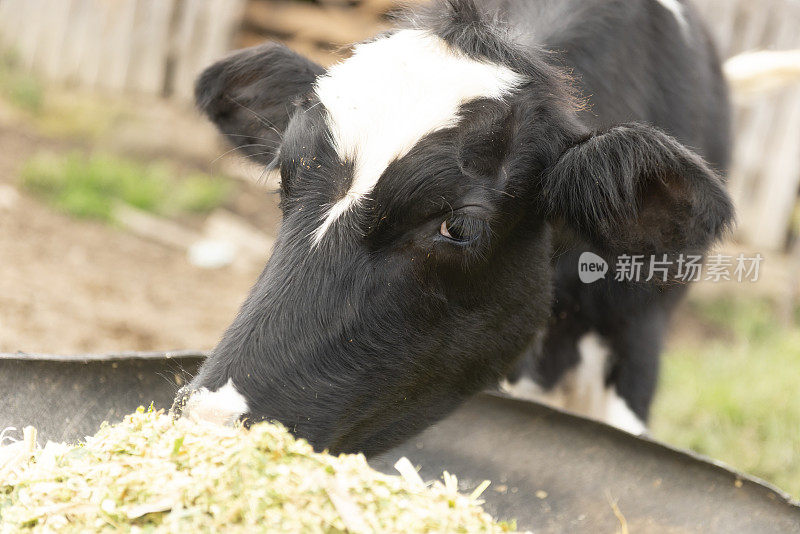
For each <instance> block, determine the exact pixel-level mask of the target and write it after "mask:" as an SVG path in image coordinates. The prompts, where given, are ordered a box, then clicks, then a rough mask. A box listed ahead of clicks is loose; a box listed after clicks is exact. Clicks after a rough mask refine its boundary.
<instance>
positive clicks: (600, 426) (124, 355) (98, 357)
mask: <svg viewBox="0 0 800 534" xmlns="http://www.w3.org/2000/svg"><path fill="white" fill-rule="evenodd" d="M210 354H211V353H210V351H203V350H191V349H188V350H173V351H120V352H109V353H87V354H45V353H37V352H22V351H18V352H0V362H2V361H19V362H53V363H80V364H87V363H93V362H101V363H102V362H108V363H113V362H121V361H137V360H138V361H155V360H179V359H205V358H207V357H208V356H209V355H210ZM481 396H484V397H490V398H496V399H502V400H503V401H505V402H509V401H510V402H511V403H513V404H516V405H517V406H518V409H521V410H523V411H528V410H530V409H537V410H540V411H541V410H544V411H545V412H546V411H550V412H554V413H557V414H559V416H560V417H563V418H565V419H566V420H568V421H570V422H571V424H574V425H578V426H584V427H586V426H588V427H594V429H595V430H596V431H600V432H606V433H612V434H618V435H619V436H624V437H625V438H627V439H631V440H634V442H636V443H637V445H638V446H640V447H648V448H653V449H660V450H661V451H663V452H665V453H667V454H669V455H672V456H674V457H677V458H684V459H688V460H691V461H692V462H695V463H699V464H701V465H702V466H703V467H706V468H711V469H714V470H717V471H720V472H723V473H725V474H727V475H730V476H732V477H734V478H735V479H738V480H740V481H742V483H747V484H750V485H753V486H756V487H757V488H759V489H761V490H766V491H767V492H769V493H772V494H774V495H775V496H776V497H777V498H779V499H780V500H781V501H783V502H784V503H785V504H787V505H789V506H791V507H793V508H795V509H796V510H797V511H800V500H799V499H795V498H794V497H793V496H792V495H790V494H789V493H788V492H786V491H785V490H783V489H781V488H779V487H778V486H775V485H774V484H772V483H771V482H768V481H766V480H763V479H761V478H759V477H757V476H755V475H752V474H749V473H746V472H743V471H740V470H739V469H736V468H734V467H732V466H731V465H729V464H727V463H725V462H723V461H721V460H717V459H715V458H711V457H709V456H705V455H703V454H700V453H697V452H695V451H692V450H689V449H684V448H681V447H676V446H674V445H670V444H668V443H665V442H663V441H659V440H657V439H654V438H653V437H651V436H649V435H642V436H636V435H634V434H630V433H628V432H625V431H623V430H620V429H618V428H615V427H612V426H610V425H607V424H605V423H603V422H601V421H595V420H594V419H589V418H587V417H583V416H581V415H579V414H575V413H571V412H568V411H565V410H561V409H559V408H555V407H552V406H548V405H546V404H541V403H538V402H534V401H530V400H525V399H518V398H515V397H512V396H510V395H508V394H506V393H502V392H499V391H492V390H488V391H482V392H480V393H478V394H477V395H476V397H481Z"/></svg>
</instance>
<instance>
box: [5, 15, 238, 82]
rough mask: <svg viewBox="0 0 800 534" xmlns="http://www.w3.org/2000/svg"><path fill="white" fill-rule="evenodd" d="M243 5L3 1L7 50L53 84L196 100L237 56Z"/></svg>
mask: <svg viewBox="0 0 800 534" xmlns="http://www.w3.org/2000/svg"><path fill="white" fill-rule="evenodd" d="M243 7H244V0H0V44H2V45H4V46H6V47H9V48H14V49H15V51H16V52H17V53H18V54H19V56H20V60H21V61H22V63H23V65H25V66H26V67H28V68H30V69H32V70H35V71H37V72H39V73H41V74H42V75H44V76H45V77H47V78H48V79H51V80H55V81H58V82H64V83H69V84H74V85H79V86H82V87H87V88H97V89H106V90H113V91H123V90H124V91H134V92H142V93H148V94H156V95H165V96H169V95H173V94H175V95H179V96H181V97H188V96H189V95H191V91H192V85H193V83H194V78H195V76H196V75H197V73H198V72H199V71H200V70H201V69H202V68H203V67H205V66H207V65H208V64H209V63H210V62H211V61H213V60H214V59H217V58H218V57H219V56H221V55H222V54H224V53H225V52H226V51H227V50H229V49H230V47H231V43H232V39H233V35H234V33H235V32H236V31H237V30H238V28H239V25H240V22H241V12H242V8H243Z"/></svg>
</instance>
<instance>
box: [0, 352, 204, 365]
mask: <svg viewBox="0 0 800 534" xmlns="http://www.w3.org/2000/svg"><path fill="white" fill-rule="evenodd" d="M210 354H211V353H210V352H209V351H203V350H171V351H134V350H131V351H121V352H108V353H85V354H45V353H41V352H23V351H18V352H0V360H21V361H42V362H74V363H90V362H114V361H125V360H178V359H182V358H197V359H205V358H207V357H208V356H209V355H210Z"/></svg>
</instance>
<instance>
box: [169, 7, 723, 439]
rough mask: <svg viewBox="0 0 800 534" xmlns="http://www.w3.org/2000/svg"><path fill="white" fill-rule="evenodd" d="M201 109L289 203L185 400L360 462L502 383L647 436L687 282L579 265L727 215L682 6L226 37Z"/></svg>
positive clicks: (666, 242) (715, 122)
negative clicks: (633, 278) (328, 35)
mask: <svg viewBox="0 0 800 534" xmlns="http://www.w3.org/2000/svg"><path fill="white" fill-rule="evenodd" d="M197 100H198V103H199V106H200V108H201V109H202V110H203V111H204V112H205V113H206V114H207V115H208V116H209V117H210V118H211V120H213V121H214V122H215V123H216V124H217V126H218V127H219V129H220V130H221V131H222V132H224V133H225V134H227V135H228V136H229V138H230V140H231V141H232V142H233V143H234V144H235V145H237V146H238V147H240V148H241V149H242V151H243V152H245V153H247V154H250V155H251V156H253V157H255V158H256V159H257V160H259V161H260V162H262V163H263V164H265V165H269V166H273V167H274V166H277V167H279V168H280V173H281V189H280V194H281V208H282V210H283V216H284V217H283V222H282V224H281V227H280V232H279V236H278V239H277V242H276V245H275V248H274V251H273V253H272V256H271V257H270V259H269V261H268V263H267V265H266V268H265V269H264V271H263V272H262V274H261V276H260V277H259V279H258V281H257V282H256V284H255V286H254V287H253V289H252V291H251V292H250V295H249V296H248V298H247V300H246V301H245V303H244V305H243V306H242V308H241V311H240V312H239V315H238V317H237V318H236V320H235V321H234V322H233V324H232V325H231V326H230V328H229V329H228V330H227V332H226V333H225V335H224V337H223V338H222V340H221V342H220V343H219V345H218V346H217V347H216V349H215V350H214V352H213V354H212V356H210V358H209V359H208V361H207V362H206V363H205V364H204V365H203V367H202V368H201V370H200V372H199V373H198V375H197V376H196V377H195V378H194V380H193V381H192V382H191V384H190V385H189V386H188V389H186V390H185V391H183V392H181V394H180V395H179V398H178V399H177V401H176V409H180V408H182V410H183V413H184V415H186V414H188V415H189V416H191V417H194V418H199V419H207V420H212V421H217V422H221V423H230V422H232V421H235V420H238V419H245V420H247V421H257V420H262V419H273V420H278V421H280V422H282V423H284V424H285V425H287V426H288V427H289V428H290V429H291V430H292V431H293V432H294V433H295V434H297V435H299V436H302V437H305V438H307V439H308V440H309V441H311V443H312V444H314V445H315V446H316V447H317V448H329V449H331V450H332V451H356V450H361V451H364V452H366V453H368V454H369V453H376V452H379V451H382V450H385V449H386V448H388V447H390V446H392V445H394V444H396V443H398V442H399V441H402V440H403V439H405V438H407V437H409V436H410V435H412V434H414V433H415V432H418V431H420V430H421V429H423V428H425V427H426V426H427V425H429V424H430V423H432V422H433V421H435V420H437V419H438V418H441V417H442V416H444V415H445V414H447V413H448V412H449V411H451V410H452V409H453V408H455V407H456V406H457V405H458V404H459V403H460V402H462V401H463V400H464V399H466V398H468V397H470V396H471V395H473V394H475V393H476V392H478V391H480V390H482V389H484V388H487V387H493V386H496V385H497V384H498V383H499V382H500V381H501V380H504V377H508V379H506V380H504V381H503V382H502V383H503V385H504V387H506V388H507V389H510V390H516V392H518V393H522V394H526V395H534V396H536V397H537V398H548V397H549V398H550V399H551V400H552V401H554V402H560V403H562V404H563V405H565V406H566V407H568V408H572V409H579V410H582V411H584V412H585V413H588V414H589V415H593V416H595V417H598V418H600V419H604V420H607V421H609V422H611V423H612V424H616V425H618V426H620V427H622V428H625V429H627V430H630V431H632V432H641V431H642V430H643V429H644V423H645V421H646V419H647V412H648V406H649V404H650V401H651V398H652V396H653V389H654V386H655V382H656V375H657V367H658V363H657V362H658V354H659V350H660V344H661V339H662V336H663V332H664V329H665V324H666V322H667V319H668V316H669V313H670V310H671V309H672V308H673V306H674V304H675V302H676V301H678V300H679V298H680V296H681V295H682V293H683V292H684V291H683V288H682V287H680V286H675V285H674V284H672V285H671V284H655V283H622V282H615V281H614V280H613V279H611V278H610V277H609V278H608V279H607V280H604V281H600V282H597V283H595V284H591V285H588V284H582V283H581V282H580V281H579V280H578V269H577V256H578V254H580V253H581V252H582V251H593V252H595V253H597V254H598V255H601V256H603V257H608V258H612V257H614V256H615V255H617V254H635V253H638V254H645V255H649V254H663V253H668V254H677V253H681V252H690V251H691V252H702V251H704V250H706V249H707V247H708V246H709V245H710V244H711V243H712V242H714V241H715V240H716V239H718V238H719V237H720V236H721V235H722V234H723V233H724V231H725V229H726V228H727V227H728V225H729V224H730V222H731V219H732V207H731V202H730V200H729V197H728V195H727V194H726V192H725V188H724V183H723V180H722V179H721V178H720V176H719V175H718V174H717V173H716V172H715V170H714V169H723V168H724V167H725V165H726V163H727V160H728V146H729V142H728V137H729V124H728V123H729V118H728V101H727V93H726V88H725V84H724V82H723V78H722V76H721V73H720V68H719V63H718V60H717V57H716V54H715V52H714V49H713V46H712V45H711V43H710V41H709V38H708V35H707V33H706V31H705V29H704V28H703V26H702V24H701V23H700V20H699V19H698V17H697V15H696V13H695V11H694V10H693V8H692V7H691V6H690V5H689V4H685V3H682V2H679V1H678V0H488V2H487V3H485V4H482V5H479V6H476V5H475V4H473V3H472V0H450V1H448V2H443V3H437V4H434V5H433V6H430V7H428V8H425V9H422V10H420V11H419V12H418V13H417V14H416V15H414V16H412V17H411V18H410V19H409V20H408V21H405V22H404V23H402V24H400V25H399V26H398V28H397V29H396V30H394V31H390V32H387V33H384V34H382V35H380V36H378V37H376V38H375V39H373V40H370V41H368V42H365V43H361V44H358V45H356V46H355V48H354V51H353V54H352V56H351V57H350V58H349V59H347V60H345V61H343V62H341V63H339V64H337V65H334V66H333V67H331V68H329V69H327V70H326V69H323V68H322V67H320V66H318V65H316V64H314V63H313V62H311V61H309V60H307V59H305V58H303V57H301V56H299V55H297V54H295V53H294V52H292V51H290V50H289V49H287V48H285V47H283V46H281V45H278V44H266V45H263V46H260V47H256V48H252V49H248V50H244V51H241V52H239V53H237V54H235V55H233V56H231V57H229V58H227V59H225V60H222V61H220V62H219V63H217V64H215V65H213V66H212V67H210V68H209V69H208V70H206V71H205V72H204V73H203V75H202V76H201V78H200V80H199V81H198V84H197ZM687 147H692V148H691V149H690V148H687Z"/></svg>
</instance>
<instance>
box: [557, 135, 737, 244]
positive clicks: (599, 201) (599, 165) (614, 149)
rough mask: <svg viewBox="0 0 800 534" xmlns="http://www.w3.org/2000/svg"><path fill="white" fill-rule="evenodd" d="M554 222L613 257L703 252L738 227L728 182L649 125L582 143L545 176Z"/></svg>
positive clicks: (689, 151) (692, 153)
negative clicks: (615, 255)
mask: <svg viewBox="0 0 800 534" xmlns="http://www.w3.org/2000/svg"><path fill="white" fill-rule="evenodd" d="M543 193H544V198H545V202H546V205H547V209H549V211H550V215H551V217H552V218H553V219H556V220H559V221H560V222H562V223H563V224H566V225H568V226H571V227H572V228H573V229H574V230H576V231H577V232H578V234H579V235H581V236H583V237H584V238H586V239H588V240H589V241H590V242H592V243H593V244H595V245H596V246H598V247H600V248H601V249H602V250H605V251H607V252H609V253H612V254H656V253H681V252H687V251H704V250H706V249H707V248H708V247H709V246H710V245H711V244H712V243H713V242H714V241H715V240H717V239H718V238H720V237H721V236H722V235H723V234H724V233H725V231H726V230H727V229H728V228H729V227H730V225H731V224H732V222H733V217H734V213H733V204H732V202H731V199H730V197H729V195H728V193H727V191H726V189H725V183H724V180H723V179H722V178H721V177H720V175H718V174H717V173H716V172H714V171H713V170H712V169H711V168H710V167H709V166H708V164H707V163H706V162H705V161H704V160H703V159H702V158H701V157H700V156H698V155H697V154H695V153H694V152H692V151H691V150H689V149H688V148H686V147H685V146H683V145H682V144H680V143H679V142H678V141H677V140H675V139H673V138H672V137H670V136H668V135H667V134H665V133H663V132H662V131H660V130H658V129H656V128H653V127H651V126H647V125H643V124H636V123H632V124H626V125H622V126H617V127H614V128H611V129H609V130H607V131H605V132H602V133H599V134H595V135H591V136H588V137H585V138H584V139H583V140H581V141H580V142H578V143H577V144H575V145H574V146H572V147H570V148H568V149H567V150H566V151H565V152H564V153H563V154H562V155H561V156H560V157H559V159H558V161H557V162H556V163H555V165H554V166H553V167H552V168H551V169H550V170H549V171H548V172H546V174H545V176H544V183H543Z"/></svg>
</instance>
